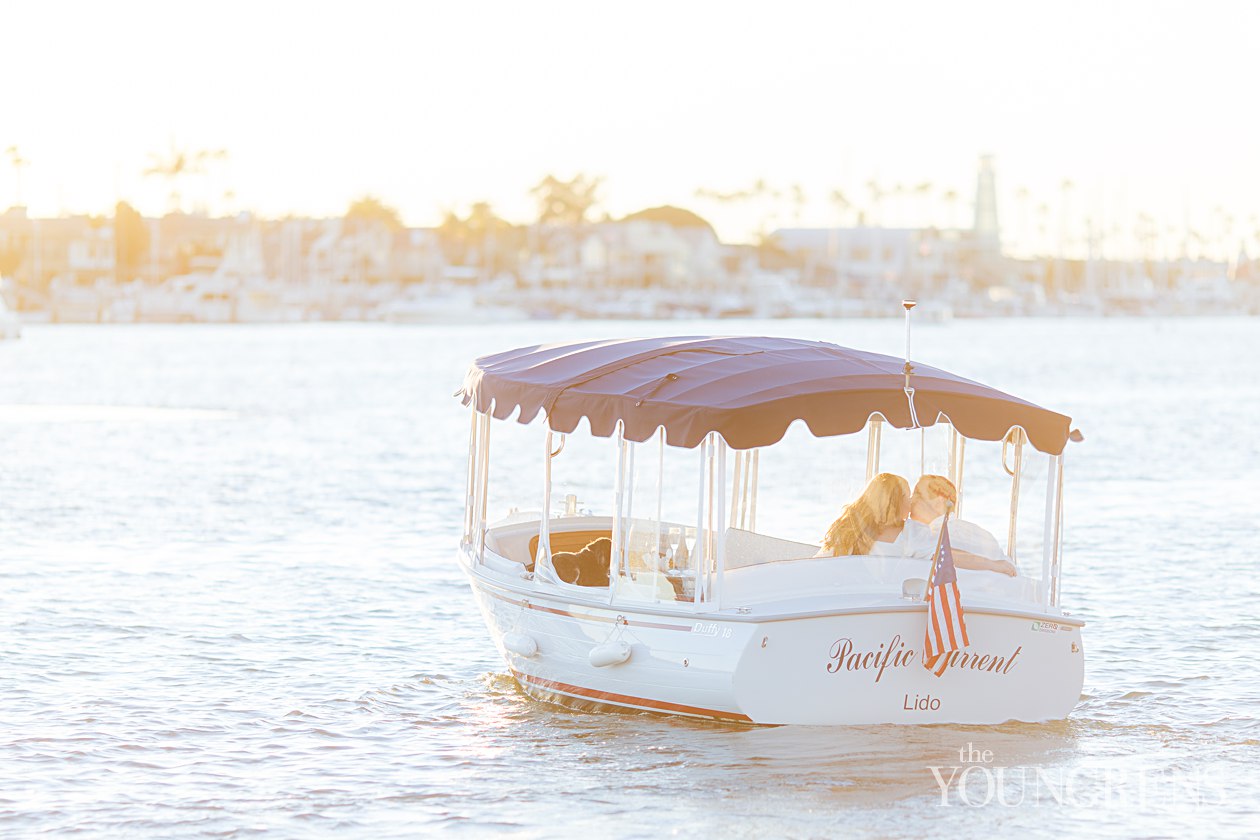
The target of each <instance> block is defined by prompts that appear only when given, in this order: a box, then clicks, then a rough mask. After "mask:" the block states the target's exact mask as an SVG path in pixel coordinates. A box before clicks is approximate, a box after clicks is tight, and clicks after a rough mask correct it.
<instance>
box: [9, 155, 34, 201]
mask: <svg viewBox="0 0 1260 840" xmlns="http://www.w3.org/2000/svg"><path fill="white" fill-rule="evenodd" d="M4 153H5V154H6V155H8V156H9V165H10V166H12V167H13V183H14V190H15V196H16V199H17V200H16V201H14V202H13V206H14V207H21V206H22V170H23V168H25V167H27V166H30V165H31V162H30V161H29V160H27V159H26V158H24V157H22V155H21V153H19V152H18V147H17V146H10V147H9V148H7V149H5V150H4Z"/></svg>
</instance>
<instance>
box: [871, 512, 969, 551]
mask: <svg viewBox="0 0 1260 840" xmlns="http://www.w3.org/2000/svg"><path fill="white" fill-rule="evenodd" d="M951 536H952V534H951ZM935 551H936V536H935V535H934V534H933V533H932V529H931V528H929V527H928V526H926V525H924V524H923V523H922V522H916V521H915V520H913V519H907V520H906V524H905V525H904V526H902V528H901V533H900V534H898V535H897V539H895V540H893V541H892V542H881V541H879V540H876V541H875V542H874V543H872V545H871V550H870V554H871V555H872V556H875V557H913V558H916V559H918V560H931V559H932V554H933V553H934V552H935Z"/></svg>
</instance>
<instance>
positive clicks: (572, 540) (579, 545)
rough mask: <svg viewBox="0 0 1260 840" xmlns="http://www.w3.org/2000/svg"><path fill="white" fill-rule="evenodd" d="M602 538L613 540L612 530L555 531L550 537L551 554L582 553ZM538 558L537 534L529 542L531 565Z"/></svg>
mask: <svg viewBox="0 0 1260 840" xmlns="http://www.w3.org/2000/svg"><path fill="white" fill-rule="evenodd" d="M600 537H608V538H609V539H611V538H612V531H611V530H607V529H605V530H602V531H601V530H598V529H595V530H589V531H553V532H552V533H551V535H550V540H551V553H552V554H555V553H556V552H557V551H581V550H582V549H584V548H586V546H588V545H590V544H591V543H592V542H594V541H595V540H597V539H599V538H600ZM537 556H538V535H537V534H535V535H534V536H533V537H531V538H530V540H529V558H530V559H529V564H530V565H533V563H534V558H535V557H537Z"/></svg>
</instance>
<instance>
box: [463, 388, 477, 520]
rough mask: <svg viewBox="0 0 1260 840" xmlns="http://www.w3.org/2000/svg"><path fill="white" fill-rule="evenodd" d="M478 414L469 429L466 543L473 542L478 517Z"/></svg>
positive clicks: (465, 506) (465, 513) (465, 516)
mask: <svg viewBox="0 0 1260 840" xmlns="http://www.w3.org/2000/svg"><path fill="white" fill-rule="evenodd" d="M477 416H478V415H477V412H476V411H474V412H472V416H471V417H470V418H469V419H470V420H471V423H470V424H469V429H468V476H467V478H468V487H467V492H466V493H465V495H464V543H465V544H466V545H471V544H472V541H473V522H474V521H475V519H474V517H475V516H476V506H477V505H476V491H477V452H478V450H477Z"/></svg>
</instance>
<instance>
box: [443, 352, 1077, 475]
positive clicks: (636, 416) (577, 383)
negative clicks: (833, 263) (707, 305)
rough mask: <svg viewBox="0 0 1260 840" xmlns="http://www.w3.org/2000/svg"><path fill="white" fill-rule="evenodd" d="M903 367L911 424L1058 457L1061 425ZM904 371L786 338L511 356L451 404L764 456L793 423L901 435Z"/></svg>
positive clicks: (945, 376) (487, 361)
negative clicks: (873, 427)
mask: <svg viewBox="0 0 1260 840" xmlns="http://www.w3.org/2000/svg"><path fill="white" fill-rule="evenodd" d="M912 364H913V373H912V375H911V377H910V385H911V387H913V388H914V389H915V395H914V404H915V409H916V411H915V413H916V415H917V416H918V420H919V424H920V425H922V426H931V425H933V424H935V423H936V422H937V421H938V419H944V420H946V421H948V422H950V423H952V424H953V425H954V427H955V428H956V429H958V431H959V432H960V433H961V434H963V435H964V436H966V437H969V438H973V439H976V440H1001V439H1002V438H1003V437H1005V436H1006V434H1007V432H1008V431H1010V429H1011V428H1012V427H1014V426H1020V427H1022V428H1023V429H1024V431H1025V432H1027V433H1028V439H1029V441H1030V442H1031V443H1032V445H1033V446H1035V447H1036V448H1037V449H1039V450H1041V451H1042V452H1047V453H1050V454H1052V455H1057V454H1059V453H1060V452H1062V451H1063V447H1064V445H1065V444H1066V442H1067V440H1068V433H1069V430H1070V423H1071V420H1070V418H1068V417H1065V416H1063V415H1062V414H1056V413H1055V412H1053V411H1047V410H1046V409H1044V408H1040V407H1038V406H1035V405H1033V404H1032V403H1029V402H1025V401H1024V400H1021V399H1019V398H1017V397H1012V396H1011V395H1009V394H1004V393H1002V392H1001V391H996V390H994V389H992V388H989V387H987V386H985V385H981V384H979V383H978V382H972V381H971V380H969V379H963V378H962V377H960V376H955V375H953V374H952V373H947V372H945V371H943V370H939V369H938V368H933V367H928V366H927V365H920V364H917V363H912ZM903 367H904V361H903V360H902V359H897V358H894V357H892V356H884V355H880V354H878V353H866V352H863V351H861V350H850V349H848V348H845V347H839V346H837V345H835V344H828V343H826V342H822V341H803V340H800V339H793V338H762V337H707V336H685V337H671V338H638V339H621V340H610V341H587V342H580V343H575V344H552V345H546V346H535V347H523V348H520V349H518V350H509V351H507V352H506V353H497V354H495V355H492V356H483V357H482V358H480V359H478V360H477V361H476V362H474V363H473V365H472V367H471V368H469V370H468V374H467V376H465V378H464V386H463V388H462V389H460V391H458V392H457V393H456V396H459V397H462V398H463V403H464V405H469V404H471V405H473V406H474V407H475V408H476V410H477V411H479V412H483V413H485V412H491V413H492V414H493V416H494V417H496V418H498V419H500V420H506V419H507V418H509V417H511V416H512V414H513V413H514V412H515V411H516V410H517V408H518V407H519V409H520V416H519V418H518V419H519V421H520V422H521V423H528V422H530V421H531V420H533V419H534V417H535V416H537V414H538V412H539V411H542V412H544V413H545V415H546V417H547V421H548V425H549V426H550V427H551V429H553V430H554V431H557V432H571V431H573V430H574V429H575V428H576V427H577V425H578V422H579V421H580V420H581V419H582V417H583V416H585V417H586V418H587V419H588V421H589V423H590V427H591V431H592V433H594V434H595V435H598V436H600V437H608V436H611V435H612V434H614V432H615V431H616V427H617V421H618V420H620V421H622V422H623V423H624V424H625V436H626V438H628V439H629V440H634V441H644V440H647V439H648V438H649V437H651V436H652V435H653V434H654V433H655V432H656V430H657V428H658V427H661V426H664V427H665V434H666V441H667V442H668V443H669V444H670V445H672V446H682V447H688V448H690V447H694V446H697V445H698V444H699V443H700V442H701V441H702V440H703V439H704V437H705V435H706V434H708V433H709V432H717V433H718V434H720V435H722V437H723V438H725V439H726V442H727V443H728V444H730V446H732V447H733V448H735V449H751V448H754V447H758V446H769V445H770V444H772V443H775V442H777V441H778V440H780V439H781V438H782V437H783V435H784V433H785V432H786V431H787V427H788V426H789V425H790V424H791V423H792V422H793V421H794V420H797V419H802V420H804V421H805V422H806V424H808V426H809V429H810V431H811V432H813V433H814V434H815V435H817V436H819V437H825V436H828V435H844V434H851V433H853V432H858V431H861V430H862V428H863V427H865V425H866V422H867V420H868V419H869V418H870V417H871V415H873V414H880V415H883V417H884V419H885V420H887V421H888V422H889V423H891V424H892V425H894V426H896V427H898V428H906V429H908V428H913V427H914V424H913V422H912V419H911V414H910V408H909V402H908V400H907V399H906V394H905V392H904V391H903V387H904V385H905V374H904V370H903Z"/></svg>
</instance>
